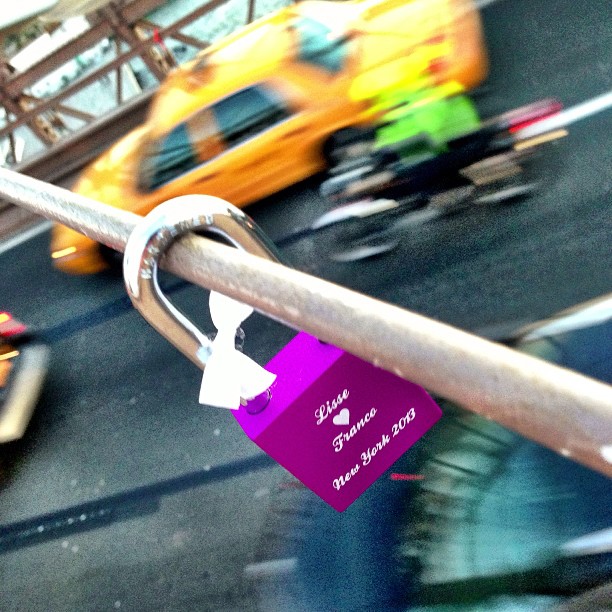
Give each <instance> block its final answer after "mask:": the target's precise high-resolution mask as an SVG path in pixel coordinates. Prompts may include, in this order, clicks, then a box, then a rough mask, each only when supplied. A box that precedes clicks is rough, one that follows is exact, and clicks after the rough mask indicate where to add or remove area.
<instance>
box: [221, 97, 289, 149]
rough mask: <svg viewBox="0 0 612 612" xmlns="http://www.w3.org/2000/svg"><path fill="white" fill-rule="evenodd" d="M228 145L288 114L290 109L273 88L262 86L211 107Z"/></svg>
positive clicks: (237, 142)
mask: <svg viewBox="0 0 612 612" xmlns="http://www.w3.org/2000/svg"><path fill="white" fill-rule="evenodd" d="M212 111H213V113H214V115H215V118H216V120H217V124H218V125H219V129H220V130H221V133H222V135H223V139H224V141H225V143H226V144H227V146H228V147H233V146H236V145H238V144H240V143H241V142H244V141H245V140H248V139H249V138H252V137H253V136H256V135H257V134H259V133H261V132H263V131H264V130H266V129H268V128H270V127H272V126H273V125H275V124H276V123H279V122H280V121H282V120H283V119H286V118H287V117H289V115H290V112H289V110H288V109H287V108H286V106H285V105H284V104H283V102H282V101H281V100H280V99H279V98H278V96H276V95H275V94H274V93H273V92H272V91H270V90H268V89H265V88H264V87H261V86H256V87H249V88H248V89H243V90H242V91H239V92H238V93H235V94H233V95H231V96H229V97H227V98H225V99H223V100H221V101H220V102H217V104H215V105H214V106H213V107H212Z"/></svg>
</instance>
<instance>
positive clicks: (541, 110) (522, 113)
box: [504, 99, 563, 134]
mask: <svg viewBox="0 0 612 612" xmlns="http://www.w3.org/2000/svg"><path fill="white" fill-rule="evenodd" d="M562 109H563V104H561V102H559V101H558V100H552V99H551V100H541V101H539V102H535V103H534V104H529V105H527V106H523V107H522V108H518V109H516V110H514V111H510V112H509V113H507V114H506V115H505V116H504V119H505V120H506V121H507V122H508V125H509V127H508V131H509V132H510V133H511V134H514V133H515V132H518V131H519V130H522V129H524V128H526V127H527V126H529V125H533V124H534V123H538V121H542V120H544V119H547V118H548V117H552V116H553V115H556V114H557V113H558V112H560V111H561V110H562Z"/></svg>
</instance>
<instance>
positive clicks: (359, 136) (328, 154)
mask: <svg viewBox="0 0 612 612" xmlns="http://www.w3.org/2000/svg"><path fill="white" fill-rule="evenodd" d="M374 136H375V132H374V130H373V129H367V128H356V127H349V128H343V129H341V130H338V131H337V132H334V133H333V134H332V135H331V136H330V137H329V138H328V139H327V140H326V141H325V143H324V145H323V157H325V161H326V162H327V166H328V167H329V168H332V167H334V166H336V165H338V164H340V163H342V162H343V161H345V160H346V159H348V158H351V157H354V156H355V155H354V154H353V153H352V151H351V149H350V147H352V146H354V145H358V144H363V145H364V148H365V147H367V146H368V145H371V144H372V143H373V142H374ZM368 148H369V147H368ZM360 149H361V147H360ZM357 156H358V155H357Z"/></svg>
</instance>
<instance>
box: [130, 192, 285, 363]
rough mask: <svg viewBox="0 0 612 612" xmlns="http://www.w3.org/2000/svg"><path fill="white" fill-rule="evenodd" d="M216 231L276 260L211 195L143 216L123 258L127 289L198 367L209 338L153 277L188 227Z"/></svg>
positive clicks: (249, 224) (246, 220) (182, 199)
mask: <svg viewBox="0 0 612 612" xmlns="http://www.w3.org/2000/svg"><path fill="white" fill-rule="evenodd" d="M195 231H206V232H210V233H214V234H217V235H219V236H221V237H222V238H224V239H225V240H227V241H228V242H230V243H231V244H233V245H234V246H236V247H238V248H239V249H242V250H243V251H246V252H247V253H250V254H251V255H257V256H258V257H263V258H265V259H269V260H271V261H280V257H279V255H278V252H277V250H276V247H275V246H274V244H273V243H272V242H271V241H270V239H269V238H268V237H267V235H266V234H265V233H264V232H263V231H262V230H261V229H260V228H259V226H258V225H257V224H256V223H255V222H254V221H253V220H252V219H251V218H250V217H249V216H248V215H246V214H245V213H243V212H242V211H241V210H240V209H239V208H236V207H235V206H233V205H232V204H230V203H229V202H226V201H225V200H222V199H221V198H217V197H214V196H205V195H186V196H179V197H177V198H173V199H171V200H168V201H167V202H164V203H163V204H160V205H159V206H157V207H156V208H154V209H153V210H152V211H151V212H150V213H149V214H148V215H146V217H143V219H142V221H140V222H139V223H138V224H137V225H136V228H135V229H134V231H133V232H132V233H131V235H130V237H129V239H128V241H127V244H126V247H125V256H124V259H123V278H124V282H125V287H126V290H127V293H128V295H129V297H130V300H132V304H134V307H135V308H136V309H137V310H138V311H139V312H140V314H141V315H142V316H143V317H144V318H145V319H146V320H147V321H148V322H149V323H150V324H151V325H152V326H153V327H154V328H155V329H156V330H157V331H158V332H159V333H160V334H161V335H162V336H163V337H164V338H166V340H168V342H170V343H171V344H173V345H174V346H175V347H176V348H177V349H178V350H179V351H180V352H181V353H183V354H184V355H185V356H186V357H187V358H188V359H190V360H191V361H192V362H193V363H194V364H195V365H196V366H198V367H199V368H200V369H201V370H204V368H205V366H206V361H207V360H208V357H209V356H210V351H211V345H212V342H211V341H210V340H209V338H208V337H207V336H206V335H205V334H203V333H202V332H201V331H200V330H199V329H198V328H197V327H196V326H195V325H194V324H193V323H192V322H191V321H190V320H189V319H188V318H187V317H186V316H185V315H184V314H183V313H182V312H180V310H178V308H176V307H175V306H174V305H173V304H172V303H171V302H170V300H168V298H166V296H165V295H164V294H163V292H162V290H161V289H160V287H159V283H158V281H157V271H158V268H159V261H160V259H161V258H162V257H163V255H164V254H165V252H166V251H167V250H168V249H169V247H170V246H171V245H172V244H173V243H174V242H175V241H176V240H178V239H179V238H182V237H183V236H185V234H187V233H189V232H195Z"/></svg>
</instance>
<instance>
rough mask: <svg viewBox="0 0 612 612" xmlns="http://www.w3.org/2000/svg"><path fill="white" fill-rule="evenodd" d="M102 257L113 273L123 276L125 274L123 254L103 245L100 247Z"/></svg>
mask: <svg viewBox="0 0 612 612" xmlns="http://www.w3.org/2000/svg"><path fill="white" fill-rule="evenodd" d="M98 249H99V252H100V256H101V257H102V259H103V260H104V261H105V262H106V263H107V264H108V267H109V269H110V271H111V272H112V273H116V274H122V273H123V253H121V252H120V251H115V249H111V248H110V247H108V246H106V245H105V244H101V245H99V247H98Z"/></svg>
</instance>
